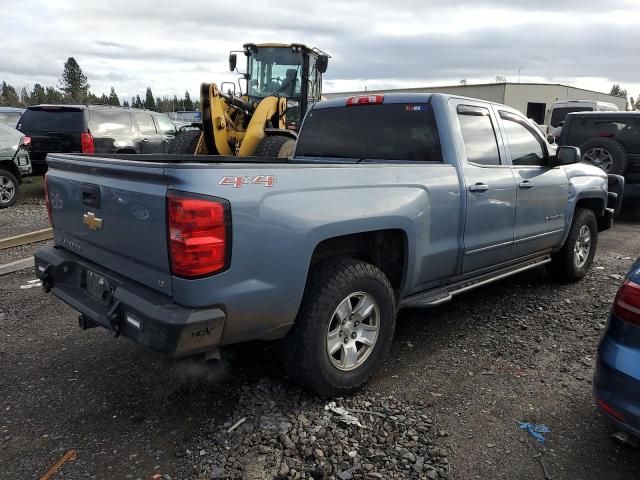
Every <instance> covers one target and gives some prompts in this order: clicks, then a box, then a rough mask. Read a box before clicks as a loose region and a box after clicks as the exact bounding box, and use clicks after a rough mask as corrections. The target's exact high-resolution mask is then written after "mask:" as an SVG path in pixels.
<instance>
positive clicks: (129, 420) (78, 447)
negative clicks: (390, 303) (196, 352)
mask: <svg viewBox="0 0 640 480" xmlns="http://www.w3.org/2000/svg"><path fill="white" fill-rule="evenodd" d="M0 215H1V214H0ZM45 219H46V216H45ZM639 224H640V208H638V205H637V204H636V205H631V208H628V209H627V211H626V212H625V214H624V218H623V219H622V220H621V222H620V223H618V225H617V226H616V227H615V228H614V230H612V231H610V232H606V233H604V234H603V235H602V237H601V242H600V248H599V254H598V256H597V258H596V262H595V265H594V268H593V269H592V271H591V273H590V274H589V275H588V277H587V278H586V279H585V280H584V281H582V282H580V283H578V284H574V285H569V286H559V285H555V284H552V283H550V282H549V280H548V278H547V276H546V274H545V273H544V271H543V270H539V271H538V270H536V271H532V272H529V273H525V274H522V275H519V276H516V277H513V278H511V279H508V280H505V281H503V282H500V283H496V284H492V285H489V286H487V287H485V288H482V289H479V290H476V291H474V292H470V293H469V294H466V295H464V296H460V297H459V298H456V300H455V301H454V302H452V303H449V304H447V305H443V306H440V307H438V308H435V309H431V310H405V311H403V312H401V314H400V318H399V321H398V327H397V333H396V337H395V340H394V344H393V347H392V350H391V353H390V355H389V358H388V360H387V362H386V363H385V365H384V367H383V368H382V370H381V371H380V372H379V373H378V374H376V375H375V376H374V378H373V379H372V381H371V382H370V384H369V385H368V386H367V387H366V389H365V390H364V391H363V392H361V393H360V394H358V395H355V396H352V397H350V398H347V399H337V400H336V401H335V406H333V405H332V406H331V407H333V409H332V408H328V409H327V406H328V402H327V400H323V399H320V398H317V397H314V396H311V395H309V394H307V393H306V392H304V391H301V390H300V389H299V388H298V387H296V386H295V385H293V384H292V383H291V382H290V381H289V379H288V378H286V377H284V375H283V373H282V371H281V370H280V368H279V367H278V365H277V363H276V362H275V360H274V358H273V355H272V352H271V348H270V346H269V345H266V344H260V343H252V344H247V345H241V346H237V347H234V348H229V349H226V350H224V351H223V352H222V354H223V359H222V361H221V362H219V363H218V364H216V365H215V366H210V365H205V364H202V363H197V362H193V361H184V360H183V361H177V362H176V361H172V360H170V359H167V358H164V357H162V356H159V355H156V354H154V353H151V352H148V351H146V350H145V349H143V348H142V347H139V346H138V345H136V344H134V343H132V342H129V341H127V340H126V339H118V340H113V339H112V338H111V337H110V336H109V334H108V332H106V331H105V330H102V329H94V330H89V331H85V332H82V331H80V330H79V329H78V328H77V324H76V317H77V315H76V313H74V311H73V310H72V309H70V308H69V307H67V306H66V305H64V304H62V303H61V302H59V301H57V300H55V298H54V297H52V296H51V295H45V294H43V293H42V292H41V290H40V289H38V288H33V289H20V286H21V285H26V284H27V282H28V281H29V280H31V279H33V273H32V272H31V271H30V270H23V271H21V272H17V273H14V274H10V275H7V276H5V277H0V338H2V340H1V341H0V365H1V366H2V369H1V370H0V371H1V372H2V374H1V375H0V478H1V479H5V478H6V479H28V478H39V477H40V476H41V475H42V474H43V473H44V472H46V471H47V469H49V468H50V467H51V466H52V465H53V464H54V463H55V462H57V461H58V460H59V459H60V458H61V457H62V456H63V455H64V454H65V453H66V452H68V451H70V450H71V449H75V451H76V454H77V459H76V460H75V461H71V462H69V463H67V464H66V465H65V466H64V467H63V470H62V472H61V473H59V474H58V476H59V477H60V478H67V479H76V478H99V479H102V478H104V479H126V478H133V479H137V478H141V479H148V478H152V476H153V475H154V474H159V477H158V478H165V479H166V478H172V479H196V478H197V479H204V478H246V479H274V478H276V479H284V478H307V479H309V478H314V479H316V480H317V479H319V478H339V479H344V478H363V479H366V478H403V479H404V478H407V479H411V478H452V479H486V478H505V479H513V478H523V479H542V480H544V479H545V475H544V472H543V465H544V468H545V469H546V470H547V472H548V473H549V476H550V478H553V479H554V480H556V479H604V478H607V479H614V480H616V479H633V478H639V477H640V475H639V474H638V472H640V455H638V450H637V449H636V450H634V449H631V448H629V447H627V446H624V445H618V444H617V443H614V442H612V441H611V439H610V436H611V434H612V433H614V432H615V430H614V429H613V428H612V427H611V426H610V425H609V423H608V422H607V421H606V420H605V419H604V418H602V416H601V415H599V414H598V413H597V412H596V410H595V408H594V406H593V401H592V397H591V374H592V367H593V361H594V354H595V347H596V343H597V340H598V338H599V336H600V334H601V332H602V328H603V326H604V322H605V320H606V317H607V312H608V309H609V306H610V303H611V301H612V299H613V297H614V294H615V291H616V289H617V286H618V284H619V279H618V278H617V277H616V275H622V274H624V273H625V271H626V269H627V268H628V267H629V265H630V264H631V259H632V258H635V257H636V256H638V255H640V242H638V240H637V239H638V225H639ZM14 250H15V251H14ZM11 252H13V253H14V254H15V258H10V256H11V254H12V253H11ZM24 254H25V252H24V251H21V252H18V251H17V249H12V250H11V251H8V252H4V253H3V255H7V257H4V258H6V259H7V260H8V261H10V260H16V259H19V258H23V257H24ZM340 407H341V408H344V409H345V410H346V411H347V413H348V414H350V415H353V418H352V417H349V416H348V415H347V417H346V418H347V419H349V418H350V419H351V421H352V422H357V423H359V425H358V424H351V423H348V421H349V420H345V416H344V415H342V414H344V413H345V412H343V411H341V410H340ZM336 412H337V413H336ZM240 421H242V422H241V423H240V424H238V422H240ZM523 421H529V422H534V423H543V424H545V425H546V426H548V427H549V429H550V433H548V434H546V435H545V436H546V442H545V443H543V444H542V443H539V442H537V441H536V440H534V439H533V437H531V436H530V435H529V434H528V433H527V432H525V431H524V430H521V429H520V428H519V427H518V423H519V422H523ZM234 427H235V428H234ZM230 430H231V431H230ZM285 470H286V471H285ZM58 476H56V477H55V478H58Z"/></svg>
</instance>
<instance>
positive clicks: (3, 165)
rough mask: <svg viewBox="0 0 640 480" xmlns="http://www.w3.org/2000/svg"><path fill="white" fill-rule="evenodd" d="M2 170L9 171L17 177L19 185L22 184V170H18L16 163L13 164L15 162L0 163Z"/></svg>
mask: <svg viewBox="0 0 640 480" xmlns="http://www.w3.org/2000/svg"><path fill="white" fill-rule="evenodd" d="M0 170H6V171H8V172H9V173H11V174H12V175H13V176H14V177H16V180H17V181H18V184H21V183H22V175H21V174H20V169H19V168H18V166H17V165H16V164H15V163H13V160H3V161H0Z"/></svg>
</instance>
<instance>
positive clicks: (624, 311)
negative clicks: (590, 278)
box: [613, 280, 640, 325]
mask: <svg viewBox="0 0 640 480" xmlns="http://www.w3.org/2000/svg"><path fill="white" fill-rule="evenodd" d="M613 313H614V315H616V316H617V317H619V318H621V319H622V320H625V321H627V322H631V323H635V324H636V325H640V285H638V284H637V283H634V282H632V281H631V280H625V281H624V283H623V284H622V286H621V287H620V290H618V294H617V295H616V300H615V302H613Z"/></svg>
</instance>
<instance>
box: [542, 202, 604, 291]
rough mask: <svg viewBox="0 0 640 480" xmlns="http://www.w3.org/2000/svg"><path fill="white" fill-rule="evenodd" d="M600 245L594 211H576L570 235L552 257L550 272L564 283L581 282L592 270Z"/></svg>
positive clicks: (549, 265) (549, 266)
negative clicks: (597, 248)
mask: <svg viewBox="0 0 640 480" xmlns="http://www.w3.org/2000/svg"><path fill="white" fill-rule="evenodd" d="M597 245H598V222H597V220H596V216H595V214H594V213H593V211H591V210H589V209H586V208H578V209H576V211H575V213H574V215H573V222H572V223H571V229H570V230H569V235H568V236H567V239H566V240H565V242H564V245H563V246H562V248H561V249H560V250H559V251H558V252H557V253H554V254H553V255H552V256H551V263H549V264H548V271H549V273H550V274H551V276H552V277H553V278H554V279H556V280H557V281H559V282H562V283H573V282H577V281H578V280H581V279H582V278H583V277H584V276H585V275H586V274H587V272H588V271H589V268H591V264H592V263H593V257H594V256H595V254H596V247H597Z"/></svg>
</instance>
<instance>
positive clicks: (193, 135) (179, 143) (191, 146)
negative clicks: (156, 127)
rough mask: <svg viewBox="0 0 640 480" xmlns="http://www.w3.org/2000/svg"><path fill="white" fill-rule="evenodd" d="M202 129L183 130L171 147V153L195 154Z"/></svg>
mask: <svg viewBox="0 0 640 480" xmlns="http://www.w3.org/2000/svg"><path fill="white" fill-rule="evenodd" d="M201 133H202V132H200V130H181V131H179V132H178V134H177V135H176V140H175V142H173V145H171V147H170V148H169V153H170V154H175V155H195V153H196V147H197V146H198V140H199V139H200V134H201Z"/></svg>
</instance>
